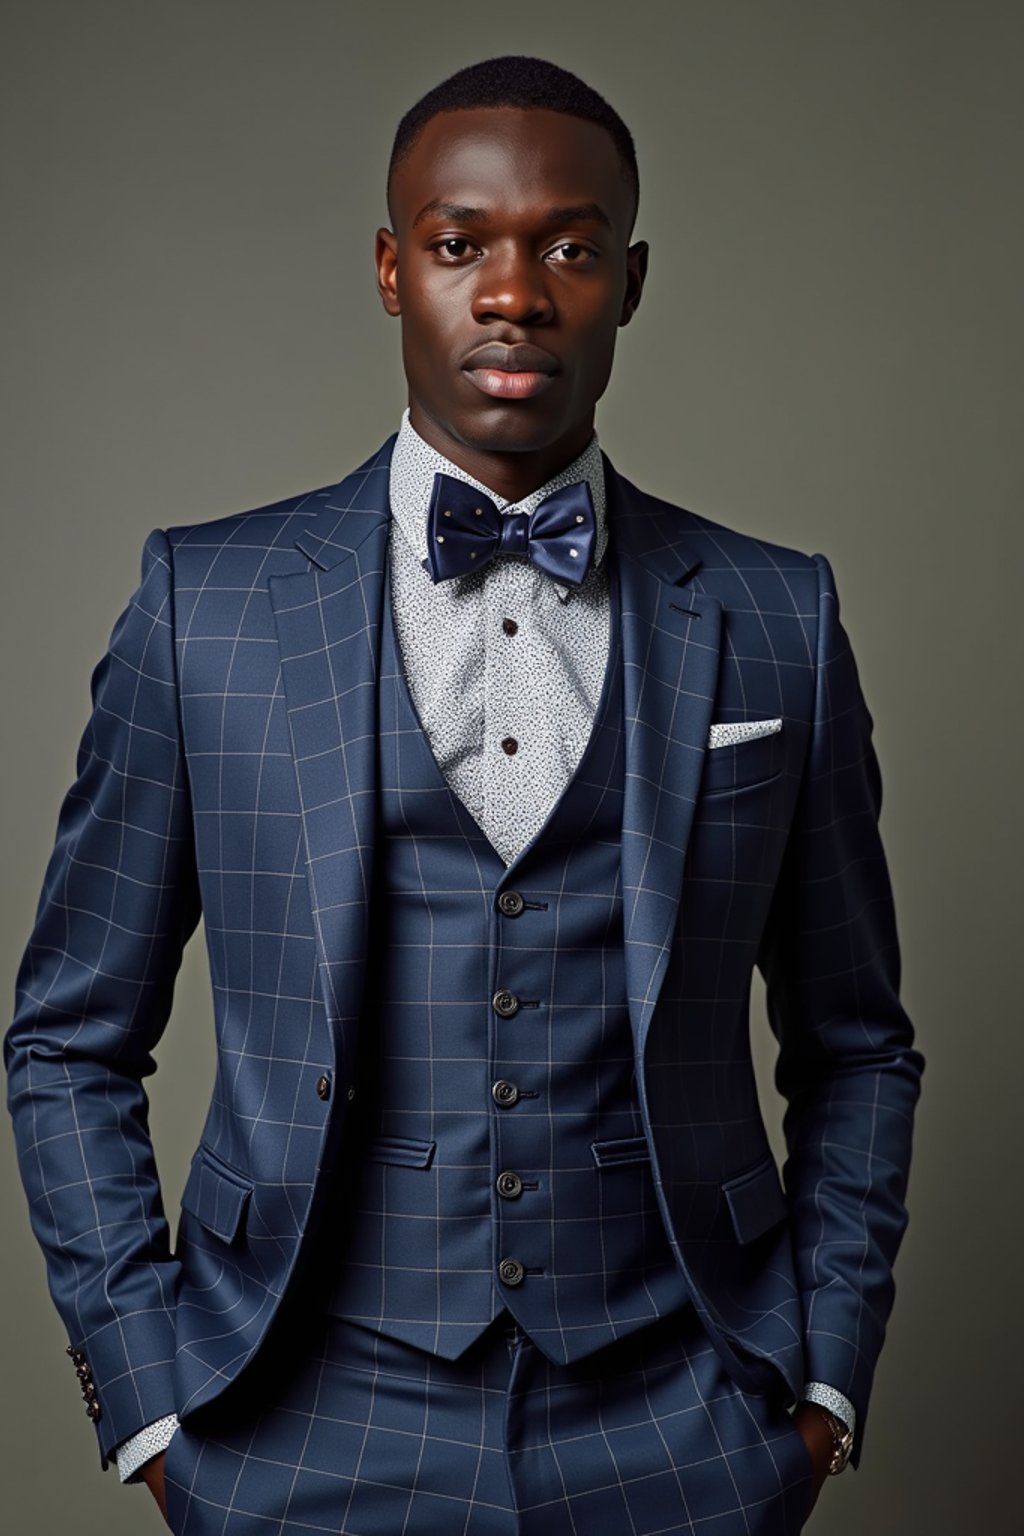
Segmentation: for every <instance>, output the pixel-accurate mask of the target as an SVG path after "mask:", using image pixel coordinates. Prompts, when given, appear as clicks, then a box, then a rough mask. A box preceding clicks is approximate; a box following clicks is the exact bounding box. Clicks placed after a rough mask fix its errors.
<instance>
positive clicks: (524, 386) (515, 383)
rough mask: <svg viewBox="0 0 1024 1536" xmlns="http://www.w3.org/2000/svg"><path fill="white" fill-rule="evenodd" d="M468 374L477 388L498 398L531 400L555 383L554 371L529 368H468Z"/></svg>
mask: <svg viewBox="0 0 1024 1536" xmlns="http://www.w3.org/2000/svg"><path fill="white" fill-rule="evenodd" d="M465 371H466V374H467V375H468V377H469V378H470V379H472V381H473V383H474V384H475V385H476V387H477V389H479V390H480V391H482V393H483V394H485V395H491V396H492V397H494V398H496V399H498V400H529V399H532V397H533V396H534V395H540V394H543V392H544V391H545V390H546V389H547V387H548V385H549V384H553V383H554V379H555V376H554V374H553V373H538V372H534V371H532V370H529V369H525V368H523V369H514V370H512V369H503V368H467V369H466V370H465Z"/></svg>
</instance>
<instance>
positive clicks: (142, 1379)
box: [6, 437, 922, 1458]
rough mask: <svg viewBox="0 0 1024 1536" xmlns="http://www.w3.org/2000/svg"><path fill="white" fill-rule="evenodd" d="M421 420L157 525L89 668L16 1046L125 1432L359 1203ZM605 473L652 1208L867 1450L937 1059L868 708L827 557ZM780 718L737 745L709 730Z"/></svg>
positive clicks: (724, 1306) (50, 1217)
mask: <svg viewBox="0 0 1024 1536" xmlns="http://www.w3.org/2000/svg"><path fill="white" fill-rule="evenodd" d="M393 442H394V438H393V437H392V438H390V439H389V440H388V441H387V442H386V443H385V444H384V446H383V447H382V448H381V449H380V450H379V452H377V453H376V454H375V455H373V457H372V458H370V459H369V460H367V462H366V463H365V464H364V465H362V466H361V467H360V468H359V469H358V470H356V471H355V472H354V473H353V474H351V475H349V476H348V477H347V478H345V479H344V480H342V481H341V483H340V484H339V485H337V486H334V487H331V488H328V489H324V490H319V491H315V492H313V493H311V494H308V495H303V496H296V497H292V498H290V499H288V500H286V501H283V502H280V503H278V504H276V505H273V506H270V507H266V508H261V509H259V510H256V511H252V512H247V513H244V514H242V515H239V516H235V517H229V518H225V519H223V520H220V521H216V522H210V523H205V524H198V525H194V526H191V527H182V528H174V529H170V530H168V531H167V532H162V531H156V532H154V533H152V534H151V535H150V537H149V539H148V540H147V543H146V547H145V552H144V558H143V574H142V581H141V585H140V586H139V588H138V590H137V591H136V593H135V595H134V596H133V598H132V600H131V602H130V604H129V606H128V608H127V609H126V610H125V612H124V613H123V614H122V616H121V617H120V619H119V620H118V621H117V624H116V626H115V628H114V632H113V635H112V638H111V642H110V647H109V651H108V653H107V654H106V655H105V657H104V658H103V659H102V660H101V661H100V663H99V665H98V666H97V668H96V670H95V673H94V675H93V688H92V692H93V712H92V715H91V718H90V720H89V723H88V726H87V728H86V731H85V734H84V736H83V739H82V743H81V747H80V750H79V755H78V765H77V766H78V773H77V778H76V780H75V782H74V784H73V785H72V787H71V789H70V790H69V792H68V795H67V797H66V800H65V802H64V805H63V807H62V810H61V814H60V822H59V828H58V834H57V840H56V846H55V849H54V852H53V855H52V858H51V860H50V863H49V866H48V869H47V873H46V879H45V885H44V890H43V894H42V897H41V900H40V904H39V909H38V916H37V920H36V924H35V927H34V930H33V933H32V936H31V940H30V942H29V945H28V949H27V952H26V954H25V958H24V961H23V963H22V967H21V970H20V973H19V977H18V988H17V992H18V996H17V1011H16V1015H15V1018H14V1022H13V1025H12V1027H11V1029H10V1030H9V1032H8V1035H7V1039H6V1059H7V1062H8V1067H9V1086H10V1106H11V1110H12V1113H13V1117H14V1122H15V1128H16V1134H17V1139H18V1146H19V1153H20V1158H21V1166H22V1172H23V1177H24V1180H25V1183H26V1186H27V1189H28V1193H29V1199H30V1205H31V1213H32V1221H33V1225H34V1228H35V1231H36V1233H37V1236H38V1237H39V1239H40V1241H41V1243H42V1245H43V1247H44V1250H45V1252H46V1256H47V1263H48V1270H49V1278H50V1284H51V1289H52V1292H53V1296H54V1299H55V1301H56V1304H57V1307H58V1309H59V1311H60V1314H61V1316H62V1318H63V1320H64V1323H65V1325H66V1327H67V1330H68V1333H69V1336H70V1339H71V1343H72V1345H73V1346H74V1347H75V1348H76V1349H77V1350H79V1351H80V1353H81V1355H82V1356H83V1357H84V1358H85V1360H86V1361H87V1365H88V1369H89V1371H90V1372H91V1377H92V1380H93V1382H94V1383H95V1387H96V1397H95V1401H96V1402H97V1403H98V1404H99V1408H98V1409H97V1410H94V1412H96V1413H98V1418H97V1423H96V1427H97V1431H98V1434H99V1440H100V1449H101V1453H102V1455H103V1456H104V1458H105V1457H106V1456H107V1454H108V1453H109V1452H110V1451H111V1450H112V1448H113V1447H114V1446H115V1445H116V1444H118V1443H119V1442H120V1441H122V1440H124V1439H126V1438H127V1437H128V1436H129V1435H131V1434H132V1433H134V1432H135V1431H136V1430H137V1429H139V1428H140V1427H141V1426H142V1425H144V1424H146V1423H148V1422H150V1421H152V1420H154V1419H156V1418H158V1417H160V1416H161V1415H163V1414H165V1413H169V1412H171V1411H178V1412H179V1413H181V1414H186V1415H187V1414H188V1413H189V1412H194V1411H196V1410H198V1409H199V1408H200V1407H202V1406H203V1405H204V1404H208V1403H210V1402H212V1401H213V1400H214V1399H215V1398H216V1397H217V1396H218V1395H219V1394H220V1393H221V1392H222V1391H223V1390H224V1388H225V1387H226V1386H227V1385H228V1383H230V1382H232V1381H234V1380H236V1379H238V1378H239V1376H240V1374H241V1373H242V1372H243V1371H244V1370H245V1369H246V1367H247V1366H248V1365H249V1364H250V1362H252V1361H254V1360H255V1358H256V1357H257V1355H258V1352H259V1351H260V1347H261V1343H262V1342H263V1340H264V1339H265V1336H266V1332H267V1328H268V1325H269V1323H270V1321H271V1318H272V1317H273V1316H274V1314H275V1312H276V1311H277V1309H278V1306H279V1303H280V1301H281V1299H282V1297H284V1296H285V1294H286V1292H288V1291H289V1288H290V1287H292V1286H294V1285H301V1283H302V1282H301V1275H302V1267H301V1262H300V1261H301V1259H302V1256H303V1253H304V1252H305V1251H306V1249H307V1247H308V1241H309V1238H310V1234H311V1233H312V1232H314V1231H315V1230H316V1228H317V1225H318V1223H319V1221H320V1216H321V1211H322V1209H323V1208H324V1205H325V1203H326V1202H327V1201H328V1200H329V1198H330V1192H331V1188H332V1185H331V1174H332V1149H333V1148H335V1147H336V1146H337V1136H338V1133H339V1128H340V1127H341V1126H342V1125H343V1123H344V1119H345V1116H346V1112H347V1110H348V1107H349V1105H350V1102H351V1100H352V1099H353V1097H354V1096H355V1094H356V1093H357V1091H358V1084H357V1082H356V1069H355V1057H356V1040H357V1034H358V1029H359V1023H360V1012H361V1003H362V996H363V983H364V979H365V954H366V939H367V902H368V896H369V892H370V882H371V878H372V869H373V857H374V776H375V761H376V754H375V747H374V731H375V687H376V670H377V665H378V654H379V653H378V635H379V627H380V621H381V612H382V595H383V575H384V568H385V556H386V546H387V532H388V524H389V506H388V465H389V461H390V454H391V447H392V444H393ZM605 467H606V473H607V480H608V509H609V518H610V529H611V546H610V547H611V551H612V554H611V557H612V558H614V559H615V560H617V561H618V562H619V570H620V581H621V595H622V649H623V665H624V689H625V716H626V740H625V760H626V782H625V808H624V826H623V836H622V888H623V897H624V916H625V942H626V954H625V961H626V977H627V984H628V992H629V1012H630V1020H631V1025H632V1029H633V1034H634V1041H635V1050H636V1060H637V1081H638V1088H639V1093H640V1105H641V1112H642V1117H643V1124H644V1128H645V1133H646V1135H647V1138H648V1141H649V1143H650V1148H651V1159H652V1166H653V1170H654V1175H655V1180H656V1186H657V1191H658V1199H659V1202H660V1205H661V1210H662V1214H663V1217H664V1221H665V1225H666V1229H667V1231H668V1233H669V1235H670V1238H671V1242H672V1245H673V1250H674V1253H675V1255H676V1258H677V1261H678V1263H679V1264H680V1266H681V1267H682V1269H683V1271H684V1273H685V1275H686V1278H687V1281H688V1285H689V1289H690V1292H691V1294H692V1296H693V1298H694V1301H695V1304H696V1305H697V1307H698V1309H699V1311H700V1314H701V1317H702V1320H703V1322H704V1324H705V1326H706V1328H707V1329H708V1331H709V1333H710V1335H711V1337H712V1339H713V1340H714V1342H715V1344H716V1347H717V1348H718V1349H719V1351H720V1352H721V1354H722V1356H723V1359H724V1360H725V1361H726V1364H727V1365H728V1367H729V1369H730V1370H731V1372H732V1373H733V1375H734V1377H735V1378H736V1379H737V1380H738V1381H739V1382H740V1383H741V1384H743V1385H746V1386H747V1387H749V1388H750V1389H753V1390H770V1389H772V1388H773V1387H774V1388H776V1389H778V1388H780V1387H783V1386H784V1388H785V1389H786V1390H787V1391H788V1393H790V1394H792V1395H793V1396H795V1395H796V1394H798V1392H799V1390H800V1387H801V1385H802V1383H803V1382H804V1381H806V1380H810V1379H814V1380H819V1381H825V1382H828V1383H830V1384H831V1385H832V1386H834V1387H837V1388H838V1389H839V1390H840V1391H842V1392H844V1393H845V1394H846V1395H847V1396H848V1397H849V1398H850V1399H851V1400H852V1402H853V1403H854V1405H855V1407H856V1409H857V1412H858V1436H857V1449H856V1454H857V1456H859V1454H860V1448H861V1446H862V1444H863V1427H864V1419H865V1414H866V1407H867V1399H868V1394H869V1391H870V1385H871V1379H872V1373H873V1370H874V1367H875V1362H876V1359H877V1356H878V1352H879V1349H880V1347H881V1344H882V1339H883V1334H884V1330H885V1325H886V1320H887V1318H888V1315H889V1312H890V1308H891V1305H892V1300H893V1282H892V1263H893V1260H894V1257H895V1254H896V1251H897V1248H898V1246H899V1242H900V1239H901V1236H902V1233H903V1230H904V1227H905V1224H906V1208H905V1203H904V1200H905V1190H906V1180H907V1172H908V1167H909V1160H910V1147H911V1121H912V1115H913V1109H914V1105H915V1102H916V1099H917V1095H918V1092H919V1079H920V1073H921V1069H922V1061H921V1057H920V1055H919V1054H918V1053H917V1052H916V1051H915V1050H914V1048H913V1046H912V1031H911V1027H910V1024H909V1022H908V1020H907V1017H906V1015H905V1013H904V1011H903V1009H902V1008H901V1006H900V1003H899V1001H898V996H897V986H898V965H899V962H898V954H897V943H896V933H895V927H894V921H893V912H892V902H891V896H890V888H889V882H888V877H887V873H886V867H885V862H884V858H883V852H882V847H881V844H880V841H879V836H878V827H877V819H878V809H879V799H880V788H879V777H878V771H877V766H876V760H875V756H874V754H873V750H872V746H871V720H870V716H869V714H868V711H867V709H866V707H865V705H864V702H863V699H862V696H861V691H860V688H859V685H858V680H857V673H856V669H855V666H854V662H853V658H852V656H851V653H850V649H849V646H848V643H847V640H846V637H845V635H844V632H843V630H842V628H841V626H840V623H839V614H838V605H837V601H836V594H835V590H834V587H833V583H832V576H831V573H830V570H829V567H828V565H827V563H826V561H825V560H824V559H823V558H821V557H820V556H815V557H813V558H808V557H807V556H805V555H802V554H799V553H796V552H794V551H791V550H786V549H781V548H778V547H775V546H773V545H770V544H767V543H765V542H763V541H761V540H759V539H754V538H750V537H747V536H744V535H741V534H738V533H734V532H731V531H729V530H727V529H725V528H722V527H719V526H717V525H715V524H714V523H711V522H709V521H708V520H707V519H704V518H702V517H699V516H696V515H694V514H693V513H691V512H688V511H685V510H683V509H681V508H679V507H675V506H671V505H669V504H667V503H665V502H663V501H660V500H658V499H656V498H655V497H653V496H649V495H647V494H645V493H643V492H642V491H640V490H638V489H637V488H636V487H635V486H633V485H631V484H630V483H629V481H627V480H626V479H624V478H623V477H621V476H620V475H618V474H617V473H616V472H615V470H614V469H613V467H612V465H611V464H610V463H608V462H607V460H606V461H605ZM775 718H781V719H782V722H783V725H782V730H781V731H779V732H777V733H776V734H773V735H770V736H765V737H763V738H761V739H758V740H754V741H749V742H743V743H740V744H738V745H736V746H731V747H721V748H717V749H715V750H713V751H708V749H707V741H708V732H709V727H710V725H711V724H712V722H726V723H728V722H740V721H751V720H768V719H775ZM201 913H202V915H203V917H204V923H205V934H206V944H207V948H208V953H209V962H210V971H211V977H212V984H213V999H214V1009H215V1015H216V1028H217V1053H218V1055H217V1073H216V1081H215V1084H214V1089H213V1095H212V1101H211V1104H210V1109H209V1115H208V1118H207V1122H206V1126H205V1130H204V1133H203V1137H202V1140H201V1144H200V1146H199V1148H198V1149H197V1152H196V1156H195V1160H194V1162H193V1166H192V1172H191V1174H190V1177H189V1179H188V1183H187V1187H186V1189H185V1192H184V1197H183V1202H182V1204H183V1208H184V1215H183V1218H182V1222H181V1226H180V1228H179V1233H178V1241H177V1246H176V1249H175V1250H174V1251H173V1252H172V1247H171V1240H170V1232H169V1228H168V1224H167V1221H166V1219H165V1216H164V1212H163V1208H162V1204H161V1197H160V1189H159V1185H158V1180H157V1175H156V1168H155V1163H154V1159H153V1150H152V1146H151V1142H150V1139H149V1135H148V1129H147V1101H146V1094H145V1089H144V1079H145V1077H146V1075H147V1074H148V1073H150V1072H151V1071H152V1070H153V1066H154V1063H153V1058H152V1054H151V1053H152V1051H153V1048H154V1047H155V1045H156V1043H157V1041H158V1040H159V1038H160V1035H161V1033H162V1031H163V1029H164V1025H165V1023H166V1021H167V1018H168V1015H169V1012H170V1008H171V998H172V991H173V985H174V978H175V974H176V972H177V969H178V966H179V962H180V958H181V953H182V948H183V945H184V944H185V942H186V940H187V938H188V936H189V934H190V933H191V932H192V930H193V929H194V927H195V926H196V924H197V922H198V920H199V917H200V914H201ZM755 965H760V966H761V968H762V969H763V971H764V974H765V976H766V978H767V984H768V998H769V1009H770V1016H771V1020H772V1026H773V1028H774V1030H775V1032H776V1034H777V1036H778V1040H779V1046H780V1050H779V1056H778V1066H777V1081H778V1085H779V1087H780V1089H781V1091H782V1092H783V1094H784V1095H785V1096H786V1098H787V1099H788V1110H787V1113H786V1120H785V1129H786V1138H787V1146H788V1157H787V1159H786V1161H785V1164H784V1166H783V1168H782V1170H781V1177H780V1171H779V1170H778V1169H777V1167H776V1163H775V1160H774V1158H773V1156H772V1154H771V1151H770V1149H769V1143H768V1139H767V1137H766V1134H765V1128H764V1124H763V1121H762V1117H761V1113H760V1109H759V1107H758V1101H757V1094H756V1089H755V1081H754V1074H753V1071H752V1068H751V1057H750V1044H749V1027H748V1004H749V992H750V983H751V978H752V974H753V970H754V967H755ZM335 1193H336V1191H335Z"/></svg>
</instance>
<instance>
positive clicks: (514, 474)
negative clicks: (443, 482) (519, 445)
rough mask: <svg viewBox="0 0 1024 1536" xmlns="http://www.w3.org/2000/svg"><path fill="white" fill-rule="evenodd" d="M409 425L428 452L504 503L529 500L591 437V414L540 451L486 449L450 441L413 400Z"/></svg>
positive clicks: (452, 439) (571, 459) (438, 425)
mask: <svg viewBox="0 0 1024 1536" xmlns="http://www.w3.org/2000/svg"><path fill="white" fill-rule="evenodd" d="M409 424H410V426H412V427H413V428H414V429H415V430H416V431H417V432H418V433H419V435H420V437H422V438H423V441H424V442H426V443H429V444H430V446H431V448H435V449H436V450H437V452H438V453H443V454H444V456H445V458H446V459H450V460H451V462H452V463H453V464H456V465H458V467H459V469H461V470H464V471H465V473H466V474H467V475H472V476H473V479H474V480H479V481H480V483H481V485H486V486H487V488H488V490H491V491H493V492H494V494H495V495H496V496H499V497H500V498H501V499H502V500H503V501H522V499H523V497H524V496H529V494H530V492H531V491H535V490H536V489H537V487H538V486H541V485H544V484H545V483H546V482H547V481H548V480H550V479H551V478H552V476H554V475H557V474H558V472H559V470H562V469H564V468H565V466H566V465H567V464H571V463H572V461H573V459H577V458H579V456H580V454H581V453H582V452H583V450H584V448H585V447H586V446H587V444H588V443H589V442H590V439H591V438H592V437H593V435H594V416H593V412H591V414H590V417H589V418H588V420H586V421H584V422H580V423H579V424H578V425H577V426H576V427H574V428H573V429H572V431H571V432H568V433H566V434H565V436H564V437H560V438H559V439H558V441H557V442H554V443H551V444H548V445H545V446H544V447H542V448H525V449H518V450H511V449H502V448H500V447H497V446H495V447H485V446H481V445H479V444H475V443H465V442H462V441H460V440H459V439H458V438H456V437H453V436H452V435H451V433H449V432H448V431H446V430H445V428H444V427H442V426H441V424H440V423H439V422H437V421H435V420H434V419H433V417H431V416H427V415H426V414H425V413H424V412H423V411H422V410H421V409H420V407H419V406H418V404H417V403H416V402H415V401H412V400H410V402H409Z"/></svg>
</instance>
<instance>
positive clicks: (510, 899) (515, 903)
mask: <svg viewBox="0 0 1024 1536" xmlns="http://www.w3.org/2000/svg"><path fill="white" fill-rule="evenodd" d="M525 905H526V903H525V901H524V900H523V898H522V897H521V896H520V894H519V892H518V891H502V893H501V895H500V896H499V897H498V911H499V912H500V913H501V914H502V916H503V917H518V916H519V914H520V912H521V911H522V910H523V908H524V907H525Z"/></svg>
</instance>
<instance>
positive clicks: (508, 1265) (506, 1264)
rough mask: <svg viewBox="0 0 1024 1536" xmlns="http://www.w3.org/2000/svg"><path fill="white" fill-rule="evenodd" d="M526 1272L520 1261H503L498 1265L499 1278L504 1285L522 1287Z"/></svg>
mask: <svg viewBox="0 0 1024 1536" xmlns="http://www.w3.org/2000/svg"><path fill="white" fill-rule="evenodd" d="M525 1274H526V1270H525V1269H524V1268H523V1266H522V1265H521V1264H520V1262H519V1260H518V1259H502V1261H501V1263H500V1264H499V1265H498V1278H499V1280H500V1281H501V1283H502V1285H522V1283H523V1276H524V1275H525Z"/></svg>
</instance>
